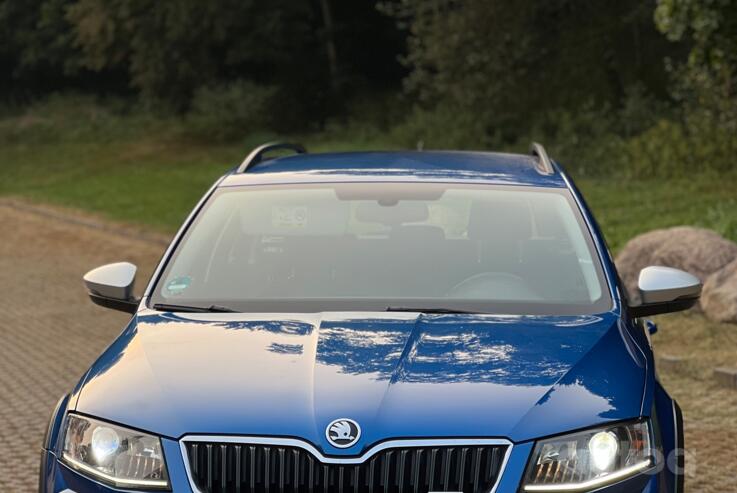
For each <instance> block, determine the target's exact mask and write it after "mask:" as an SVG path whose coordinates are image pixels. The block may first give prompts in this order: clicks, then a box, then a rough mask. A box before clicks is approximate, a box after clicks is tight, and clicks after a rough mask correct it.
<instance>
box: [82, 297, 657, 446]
mask: <svg viewBox="0 0 737 493" xmlns="http://www.w3.org/2000/svg"><path fill="white" fill-rule="evenodd" d="M644 381H645V363H644V360H643V359H642V356H641V353H640V352H639V351H637V350H636V348H634V347H633V346H632V342H631V341H630V339H629V338H628V336H627V335H626V333H625V332H624V330H623V329H621V328H620V324H619V322H618V318H617V317H616V315H615V314H614V313H607V314H603V315H598V316H581V317H565V316H557V317H520V316H492V315H417V314H411V313H364V314H356V313H322V314H299V315H297V314H294V315H285V314H278V315H263V314H259V315H257V314H187V316H183V315H174V314H165V313H164V314H162V313H158V312H152V311H145V312H141V313H139V315H138V316H137V317H135V318H134V319H133V320H132V322H131V324H130V326H129V327H128V328H127V329H126V331H125V332H124V333H123V334H122V336H121V337H120V338H119V339H118V340H117V341H116V342H115V343H114V344H113V345H112V346H111V347H110V348H109V349H108V350H107V351H106V352H105V353H104V354H103V356H102V357H101V358H100V359H99V360H98V361H97V362H96V363H95V365H94V366H93V367H92V369H91V370H90V372H89V373H88V375H87V376H86V379H85V381H84V383H83V386H82V388H81V390H80V391H79V396H78V401H77V406H76V409H77V410H78V411H80V412H83V413H87V414H90V415H93V416H98V417H101V418H104V419H108V420H111V421H115V422H118V423H122V424H126V425H128V426H132V427H135V428H140V429H143V430H147V431H150V432H153V433H157V434H160V435H164V436H167V437H170V438H179V437H181V436H182V435H185V434H193V433H205V434H234V435H235V434H238V435H264V436H265V435H273V436H289V437H298V438H302V439H305V440H308V441H310V442H312V443H313V444H314V445H315V446H317V447H318V448H319V449H321V450H322V451H323V453H326V454H332V455H341V454H351V455H353V454H357V453H359V452H360V451H361V450H364V449H366V448H368V447H369V446H370V445H372V444H374V443H376V442H378V441H381V440H384V439H387V438H410V437H448V436H449V437H506V438H509V439H511V440H512V441H524V440H529V439H533V438H538V437H541V436H545V435H551V434H555V433H560V432H562V431H566V430H572V429H577V428H582V427H586V426H591V425H594V424H597V423H601V422H606V421H611V420H619V419H625V418H632V417H636V416H639V415H640V411H641V405H642V397H643V386H644ZM336 418H352V419H354V420H356V421H358V422H359V423H360V425H361V428H362V435H361V439H360V441H359V443H358V444H357V445H356V446H354V447H351V448H349V449H345V450H341V449H337V448H333V447H332V446H331V445H329V443H328V442H327V440H326V439H325V427H326V426H327V424H328V423H329V422H330V421H332V420H334V419H336Z"/></svg>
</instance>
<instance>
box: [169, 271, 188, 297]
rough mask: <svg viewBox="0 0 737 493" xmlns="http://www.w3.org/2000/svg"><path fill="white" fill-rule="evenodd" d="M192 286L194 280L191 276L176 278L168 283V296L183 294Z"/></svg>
mask: <svg viewBox="0 0 737 493" xmlns="http://www.w3.org/2000/svg"><path fill="white" fill-rule="evenodd" d="M190 284H192V278H191V277H189V276H180V277H175V278H174V279H172V280H171V281H169V282H168V283H167V285H166V294H168V295H170V296H176V295H179V294H182V293H183V292H184V291H185V290H186V289H187V288H188V287H189V285H190Z"/></svg>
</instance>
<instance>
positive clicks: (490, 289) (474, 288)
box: [446, 272, 537, 299]
mask: <svg viewBox="0 0 737 493" xmlns="http://www.w3.org/2000/svg"><path fill="white" fill-rule="evenodd" d="M446 297H448V298H489V299H530V298H533V299H534V298H537V296H536V295H534V293H532V291H530V289H529V288H528V287H527V283H526V282H525V280H524V279H522V278H521V277H520V276H518V275H515V274H511V273H509V272H481V273H479V274H474V275H472V276H471V277H468V278H466V279H464V280H462V281H461V282H459V283H458V284H456V285H455V286H453V287H452V288H450V290H449V291H448V292H447V293H446Z"/></svg>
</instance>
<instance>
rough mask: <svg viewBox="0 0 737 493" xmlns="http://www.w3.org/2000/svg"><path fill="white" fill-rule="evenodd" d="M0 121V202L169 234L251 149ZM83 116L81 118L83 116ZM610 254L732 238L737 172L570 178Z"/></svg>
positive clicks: (331, 137) (71, 124) (91, 119)
mask: <svg viewBox="0 0 737 493" xmlns="http://www.w3.org/2000/svg"><path fill="white" fill-rule="evenodd" d="M64 110H65V111H64V116H63V117H60V116H59V115H58V112H57V114H51V115H49V114H45V113H43V112H42V113H41V114H32V115H33V116H23V117H13V118H5V119H0V196H2V195H4V196H8V195H13V196H21V197H26V198H29V199H32V200H37V201H42V202H49V203H53V204H58V205H64V206H71V207H75V208H81V209H85V210H88V211H92V212H95V213H99V214H101V215H103V216H106V217H109V218H111V219H116V220H122V221H126V222H130V223H136V224H139V225H143V226H148V227H152V228H154V229H158V230H163V231H166V232H170V231H172V230H174V229H175V228H176V227H177V226H178V225H179V224H180V222H181V221H182V219H183V218H184V217H185V215H186V214H187V212H188V211H189V210H190V209H191V207H192V206H193V205H194V203H195V202H196V201H197V199H198V198H199V197H200V196H201V194H202V193H203V192H204V191H205V190H206V189H207V188H208V187H209V185H210V184H211V183H212V182H213V181H214V180H215V179H216V178H217V177H218V176H220V175H221V174H222V173H223V172H225V171H226V170H228V169H229V168H231V167H232V166H234V165H236V164H238V163H239V162H240V161H241V160H242V159H243V157H244V156H245V155H246V154H247V153H248V152H249V150H250V149H251V148H253V147H254V146H256V145H258V144H260V143H263V142H265V141H268V140H272V139H275V138H278V136H276V135H270V134H258V133H254V134H251V135H250V136H249V137H247V138H245V139H243V140H242V141H241V142H237V143H218V142H213V141H209V140H207V139H203V138H202V137H201V136H199V137H196V136H191V135H188V134H187V131H186V128H183V127H182V125H181V124H179V123H177V122H172V121H165V120H154V119H150V118H145V117H134V116H128V117H125V118H120V117H117V116H110V115H108V114H106V113H104V112H102V113H100V114H98V113H92V114H90V110H84V111H83V110H80V111H79V112H78V113H75V112H74V111H70V110H69V108H68V106H66V107H65V108H64ZM85 111H86V112H85ZM284 138H287V139H290V140H291V139H294V140H299V141H301V142H303V143H304V144H305V145H307V147H308V148H309V149H310V150H311V151H315V152H320V151H328V150H349V149H361V150H366V149H382V148H384V149H386V148H394V147H396V145H395V144H392V143H391V141H390V139H389V138H388V137H386V136H383V135H381V134H379V133H376V132H368V133H362V132H358V131H356V130H345V129H337V130H335V131H332V132H331V131H325V132H323V133H320V134H310V135H306V136H296V137H295V136H293V137H291V138H290V137H284ZM576 178H577V182H578V184H579V186H580V187H581V189H582V190H583V192H584V195H585V196H586V198H587V200H588V201H589V204H590V206H591V207H592V209H593V210H594V213H595V215H596V217H597V219H598V220H599V222H600V223H601V226H602V228H603V230H604V233H605V235H606V237H607V240H608V242H609V244H610V246H611V248H612V249H614V250H615V251H617V250H619V249H620V248H621V247H622V246H623V245H624V243H625V242H626V241H627V240H628V239H629V238H631V237H632V236H634V235H636V234H638V233H642V232H645V231H648V230H651V229H654V228H660V227H667V226H675V225H681V224H691V225H697V226H704V227H708V228H713V229H715V230H716V231H718V232H719V233H721V234H723V235H725V236H726V237H728V238H730V239H732V240H737V173H735V174H729V175H716V174H706V173H696V174H695V175H694V176H689V177H669V178H660V179H648V180H625V179H621V178H616V177H610V178H590V177H576Z"/></svg>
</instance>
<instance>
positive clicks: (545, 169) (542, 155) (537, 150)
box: [530, 142, 555, 175]
mask: <svg viewBox="0 0 737 493" xmlns="http://www.w3.org/2000/svg"><path fill="white" fill-rule="evenodd" d="M530 154H532V155H533V156H536V157H537V158H538V162H537V166H535V168H536V169H537V171H538V172H539V173H540V174H543V175H552V174H553V173H555V169H553V162H552V161H551V160H550V158H549V157H548V153H547V152H546V151H545V148H544V147H543V146H542V144H538V143H537V142H533V143H532V145H531V146H530Z"/></svg>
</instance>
